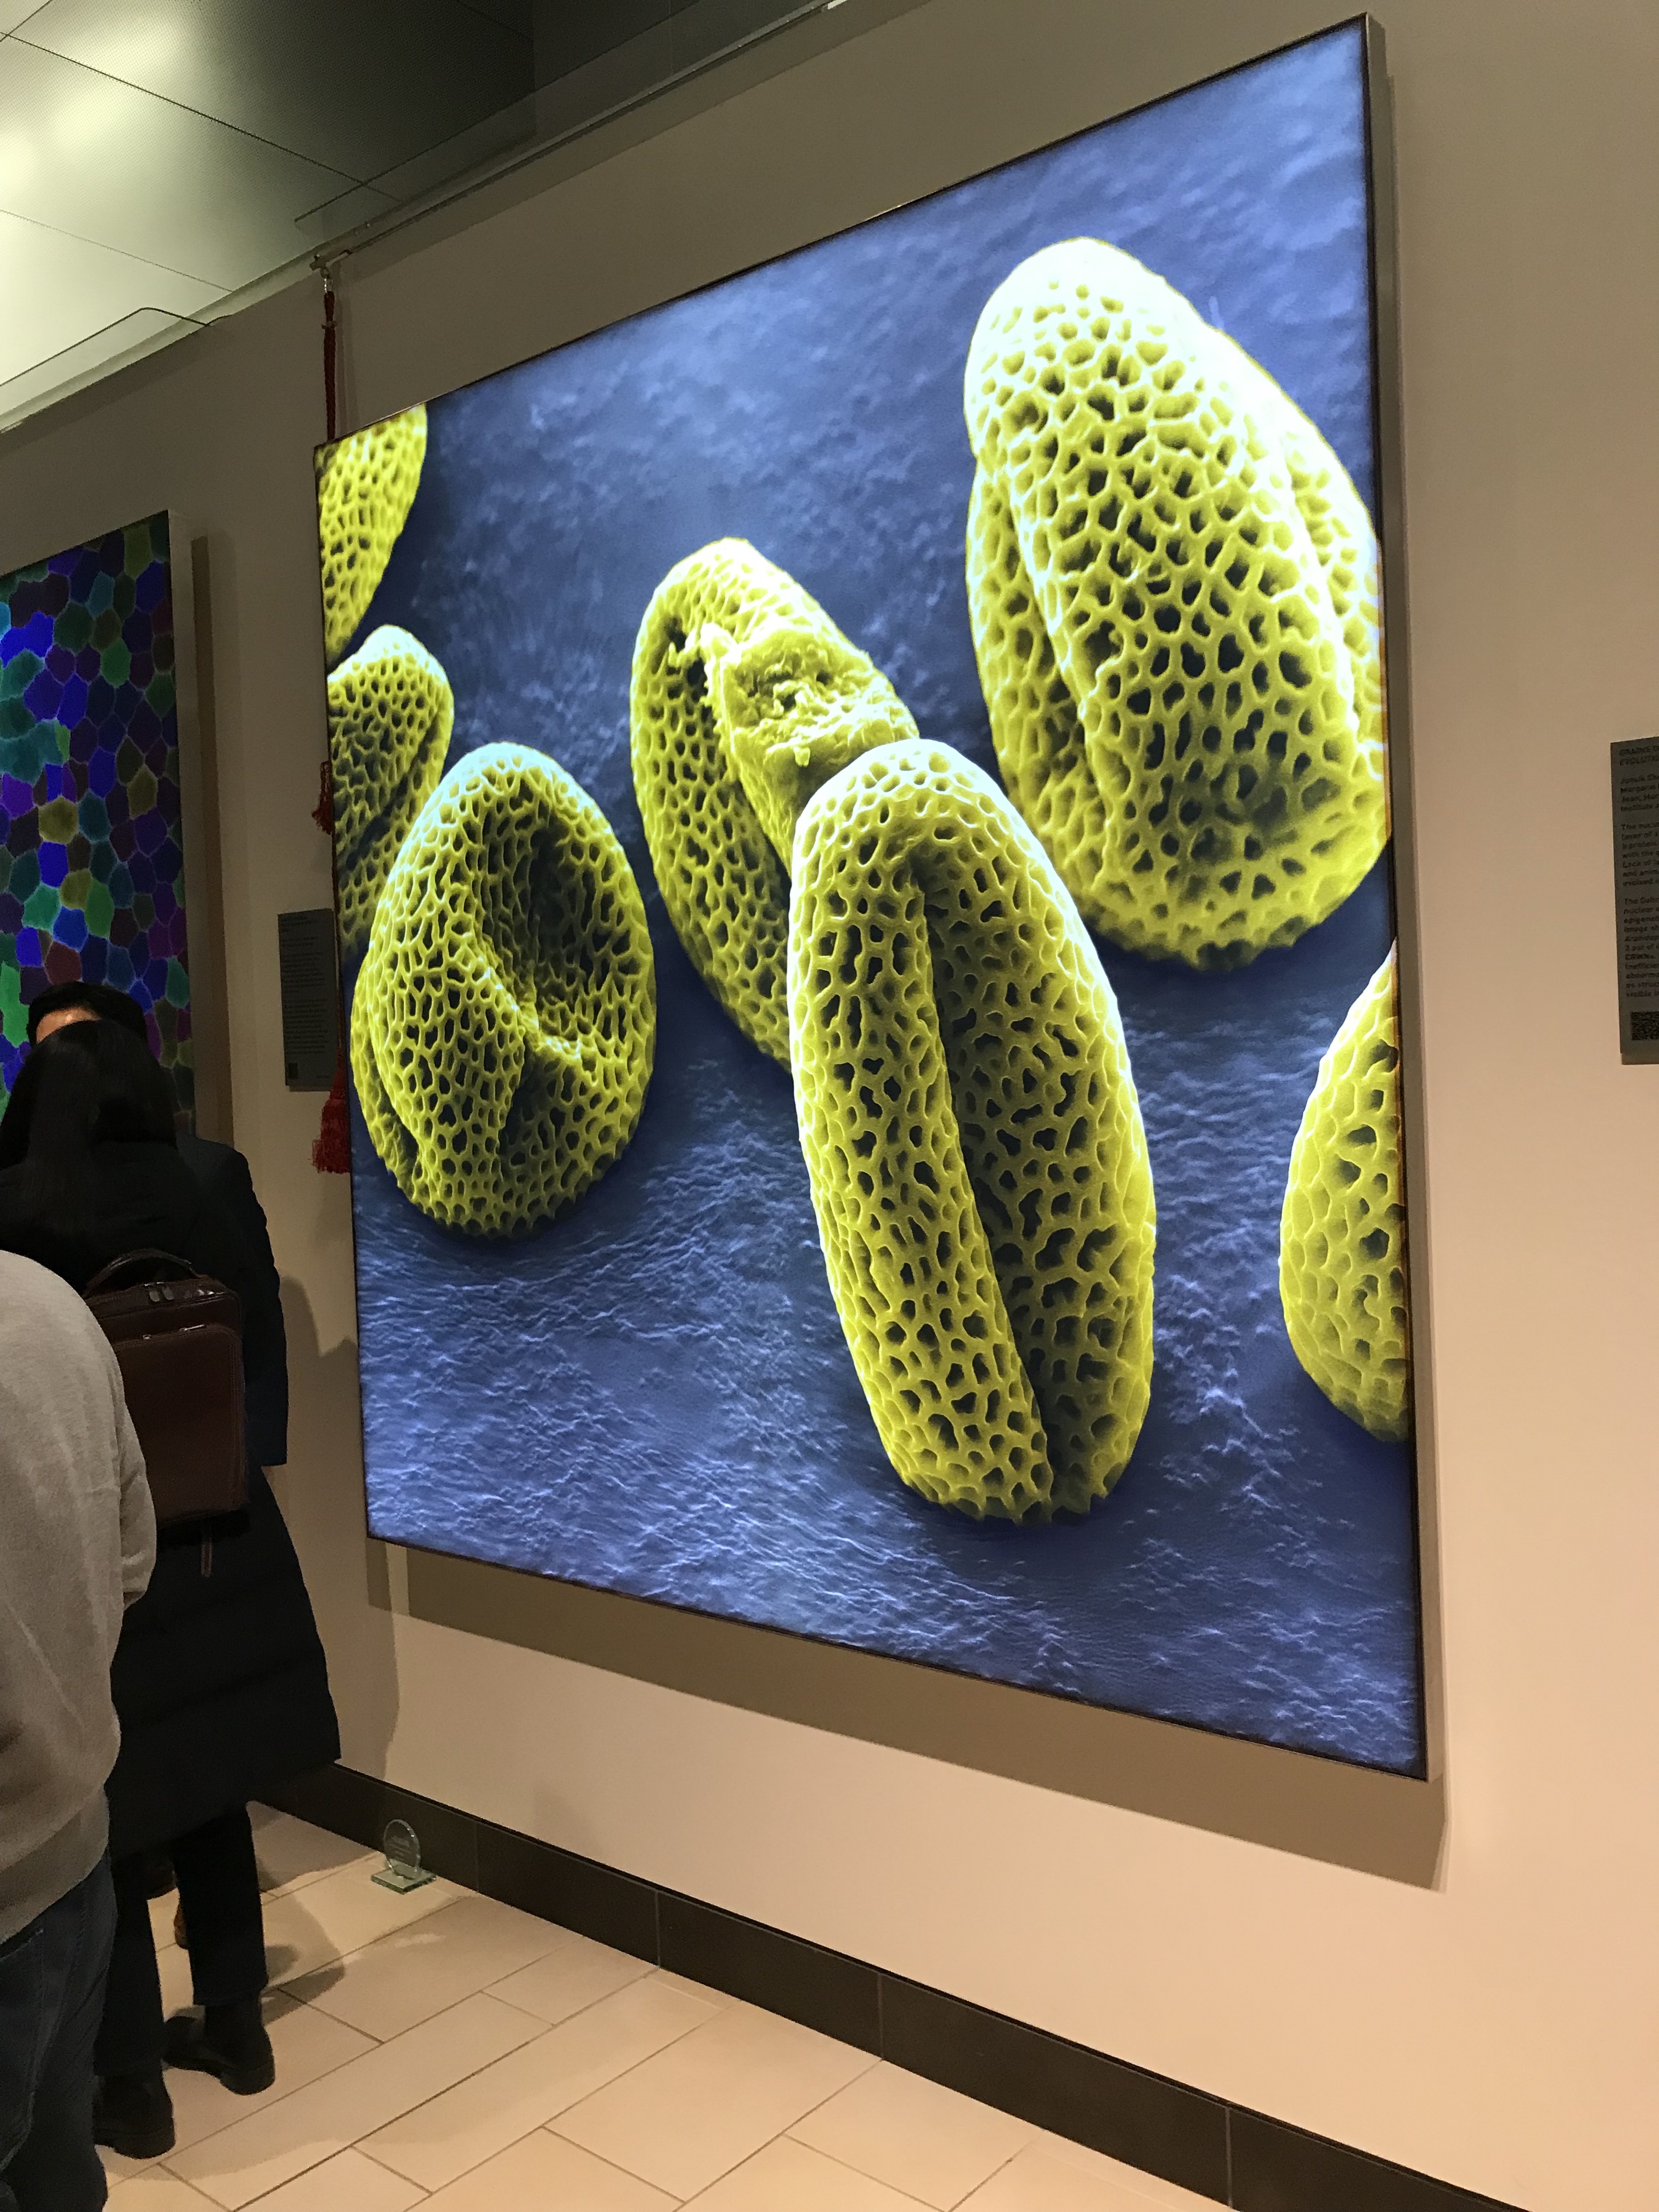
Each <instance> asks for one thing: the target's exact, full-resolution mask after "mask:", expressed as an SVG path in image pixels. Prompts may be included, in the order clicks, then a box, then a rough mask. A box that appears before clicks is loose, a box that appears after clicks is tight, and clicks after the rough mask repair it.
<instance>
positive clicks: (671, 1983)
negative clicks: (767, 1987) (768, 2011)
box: [656, 1966, 757, 2012]
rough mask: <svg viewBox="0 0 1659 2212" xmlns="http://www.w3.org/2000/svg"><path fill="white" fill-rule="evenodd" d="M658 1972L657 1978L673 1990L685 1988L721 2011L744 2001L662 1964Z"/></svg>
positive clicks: (752, 2010)
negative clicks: (669, 1969) (670, 1971)
mask: <svg viewBox="0 0 1659 2212" xmlns="http://www.w3.org/2000/svg"><path fill="white" fill-rule="evenodd" d="M656 1974H657V1979H658V1980H659V1982H664V1983H666V1984H667V1986H668V1987H669V1988H670V1989H671V1990H686V1991H688V1992H689V1993H690V1996H694V1997H701V1998H702V2001H703V2002H704V2003H705V2004H711V2005H713V2006H714V2008H715V2009H716V2010H717V2011H720V2012H725V2011H726V2010H728V2009H730V2008H733V2007H737V2006H740V2005H742V2004H743V2002H744V2000H743V1999H742V1998H741V1997H734V1996H728V1995H727V1993H726V1990H716V1989H711V1988H710V1987H709V1985H708V1983H707V1982H694V1981H691V1980H690V1979H689V1978H688V1977H687V1976H686V1975H684V1974H671V1973H669V1972H667V1970H666V1969H665V1968H664V1967H662V1966H659V1967H658V1968H657V1970H656ZM748 2009H749V2010H750V2012H754V2011H755V2010H757V2007H756V2006H754V2005H750V2006H749V2007H748Z"/></svg>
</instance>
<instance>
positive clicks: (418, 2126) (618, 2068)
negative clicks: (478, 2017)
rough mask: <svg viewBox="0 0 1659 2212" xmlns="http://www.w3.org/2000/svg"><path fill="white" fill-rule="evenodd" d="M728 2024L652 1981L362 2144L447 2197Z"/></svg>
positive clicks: (580, 2016) (608, 2000) (606, 2000)
mask: <svg viewBox="0 0 1659 2212" xmlns="http://www.w3.org/2000/svg"><path fill="white" fill-rule="evenodd" d="M719 2017H720V2015H718V2014H714V2013H712V2012H711V2010H710V2008H709V2007H708V2005H706V2004H704V2003H703V2002H702V2000H701V1999H700V1998H697V1997H693V1996H687V1995H686V1994H685V1992H684V1990H669V1989H663V1988H661V1987H659V1986H658V1985H657V1984H656V1983H655V1979H654V1977H653V1976H649V1975H647V1977H646V1978H645V1979H644V1980H643V1981H637V1982H630V1983H629V1985H628V1987H627V1988H626V1989H623V1990H617V1992H616V1994H615V1995H614V1996H608V1997H603V1998H601V1999H600V2001H599V2003H597V2004H593V2005H590V2006H589V2007H588V2008H587V2009H586V2011H585V2012H579V2013H577V2014H576V2015H575V2016H574V2019H571V2020H567V2021H562V2022H561V2023H560V2025H559V2026H558V2027H550V2028H549V2029H548V2031H547V2033H545V2034H544V2035H543V2036H541V2037H539V2038H538V2040H537V2041H536V2042H534V2043H531V2044H526V2045H525V2046H524V2048H523V2049H522V2050H520V2051H514V2052H513V2055H512V2056H511V2057H507V2058H503V2059H501V2061H500V2062H499V2063H497V2064H495V2065H494V2066H490V2067H488V2068H486V2069H484V2070H483V2072H482V2073H477V2074H474V2075H471V2077H470V2078H469V2079H468V2080H466V2081H462V2082H460V2083H459V2084H458V2085H457V2086H456V2087H454V2088H453V2089H450V2090H447V2091H446V2092H445V2093H444V2094H443V2095H441V2096H438V2097H435V2098H434V2099H433V2100H432V2101H431V2102H430V2103H429V2104H426V2105H422V2106H420V2107H419V2109H418V2110H410V2111H409V2112H405V2114H404V2117H403V2118H401V2119H398V2120H395V2121H393V2122H392V2124H391V2125H390V2126H389V2127H384V2128H382V2129H380V2130H379V2132H378V2133H376V2134H374V2135H369V2134H368V2133H366V2132H364V2133H362V2134H360V2136H359V2140H360V2141H361V2142H362V2145H363V2148H365V2149H366V2150H367V2151H368V2153H369V2154H370V2155H371V2156H372V2157H374V2158H378V2159H379V2160H381V2161H382V2163H383V2164H385V2165H386V2166H391V2167H392V2170H393V2171H394V2172H398V2173H404V2174H407V2175H408V2176H409V2178H410V2180H411V2181H418V2182H419V2183H420V2184H421V2185H422V2187H423V2188H426V2189H439V2188H441V2187H442V2186H443V2185H444V2184H445V2183H447V2182H449V2181H453V2179H456V2178H457V2177H458V2176H459V2175H460V2174H463V2173H465V2172H470V2171H471V2168H472V2167H473V2166H480V2165H482V2164H483V2161H484V2160H486V2159H487V2158H489V2157H492V2156H493V2155H494V2154H495V2152H497V2151H499V2150H504V2149H505V2148H507V2145H508V2144H509V2143H513V2142H517V2141H518V2140H519V2138H520V2136H526V2135H528V2134H529V2132H530V2130H532V2128H538V2127H540V2126H541V2125H542V2124H544V2122H545V2121H548V2120H550V2119H552V2118H555V2116H556V2114H558V2113H560V2112H564V2111H565V2110H566V2109H567V2108H568V2106H572V2105H574V2104H575V2103H577V2102H578V2101H579V2100H580V2099H581V2098H584V2097H586V2096H588V2095H590V2094H591V2093H592V2091H594V2090H595V2089H598V2088H599V2087H602V2086H603V2085H604V2084H605V2083H606V2082H608V2081H615V2080H616V2079H617V2076H618V2075H623V2074H625V2073H626V2072H627V2071H628V2069H629V2068H630V2067H635V2066H638V2065H639V2064H640V2063H641V2061H642V2060H647V2059H649V2058H651V2057H652V2056H653V2053H655V2052H658V2051H663V2050H664V2049H665V2048H666V2047H667V2046H669V2045H672V2044H673V2043H675V2042H676V2041H678V2039H679V2038H680V2037H682V2036H685V2035H690V2034H691V2033H693V2032H694V2031H695V2030H696V2029H698V2028H700V2027H705V2026H706V2025H707V2024H708V2021H710V2020H711V2019H718V2018H719ZM617 2162H618V2163H620V2162H621V2161H617Z"/></svg>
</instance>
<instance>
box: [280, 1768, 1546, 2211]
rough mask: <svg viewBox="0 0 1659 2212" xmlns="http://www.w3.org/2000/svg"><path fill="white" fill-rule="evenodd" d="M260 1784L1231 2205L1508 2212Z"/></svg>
mask: <svg viewBox="0 0 1659 2212" xmlns="http://www.w3.org/2000/svg"><path fill="white" fill-rule="evenodd" d="M266 1794H267V1797H268V1799H269V1802H270V1803H271V1804H273V1805H276V1806H277V1807H278V1808H281V1809H282V1810H283V1811H284V1812H288V1813H293V1814H297V1815H298V1816H299V1817H300V1818H301V1820H311V1821H313V1822H315V1824H316V1825H317V1826H319V1827H322V1828H328V1829H331V1830H332V1831H333V1832H334V1833H335V1834H336V1835H341V1836H348V1837H349V1838H351V1839H352V1841H353V1842H355V1843H360V1844H366V1845H368V1846H369V1847H371V1848H373V1847H375V1846H378V1845H379V1844H380V1841H381V1838H383V1836H384V1835H385V1833H386V1824H387V1822H388V1821H390V1820H406V1821H407V1822H408V1823H409V1825H410V1826H411V1827H412V1828H413V1829H414V1830H415V1832H416V1835H417V1837H418V1838H420V1845H421V1860H422V1864H423V1865H425V1866H429V1867H430V1868H432V1869H433V1870H434V1872H435V1873H437V1874H441V1875H446V1876H447V1878H448V1879H449V1880H450V1881H456V1882H460V1883H462V1884H463V1885H464V1886H465V1887H466V1888H468V1889H473V1890H477V1891H479V1892H481V1893H482V1894H483V1895H484V1896H485V1897H492V1898H495V1899H498V1900H499V1901H500V1902H501V1903H502V1904H504V1905H516V1906H517V1907H518V1908H519V1909H520V1911H525V1912H533V1913H535V1914H537V1915H538V1917H540V1918H542V1919H544V1920H553V1921H556V1922H557V1923H559V1925H560V1926H561V1927H563V1928H573V1929H576V1930H577V1931H578V1932H579V1933H580V1934H581V1935H584V1936H592V1937H593V1938H595V1939H596V1940H597V1941H598V1942H602V1943H609V1944H611V1946H612V1947H613V1948H615V1949H617V1950H620V1951H627V1952H629V1953H631V1954H633V1955H634V1956H635V1958H640V1959H648V1960H651V1962H652V1963H653V1966H665V1967H667V1968H668V1969H670V1971H671V1972H675V1973H680V1974H684V1975H686V1976H687V1977H688V1978H690V1979H691V1980H693V1981H698V1982H704V1983H707V1984H708V1986H709V1987H710V1988H711V1989H718V1990H726V1992H727V1993H728V1994H729V1995H731V1996H738V1997H743V1998H746V1999H747V2000H748V2001H749V2002H750V2003H752V2004H757V2005H761V2006H763V2007H764V2008H765V2009H766V2010H767V2011H769V2012H775V2013H781V2015H783V2016H784V2017H785V2018H786V2019H788V2020H796V2021H801V2022H802V2023H803V2024H804V2025H805V2027H815V2028H817V2030H818V2031H819V2032H820V2033H823V2034H824V2035H833V2036H835V2037H836V2038H837V2039H839V2040H840V2041H841V2042H842V2043H850V2044H853V2045H856V2046H857V2048H858V2049H860V2051H873V2052H874V2053H875V2054H876V2055H877V2056H878V2057H882V2058H885V2059H887V2060H888V2061H889V2062H890V2063H891V2064H893V2065H895V2066H902V2067H904V2068H906V2069H908V2071H909V2072H911V2073H913V2074H921V2075H926V2076H927V2079H928V2080H929V2081H939V2082H943V2083H944V2084H945V2087H947V2088H951V2089H959V2090H961V2091H962V2092H963V2093H964V2094H965V2095H967V2096H969V2097H976V2098H978V2099H979V2100H980V2101H981V2103H983V2104H987V2105H994V2106H998V2107H999V2108H1000V2110H1001V2111H1003V2112H1012V2113H1014V2114H1015V2115H1017V2116H1018V2118H1021V2119H1024V2120H1029V2121H1030V2122H1031V2123H1032V2124H1034V2125H1036V2126H1037V2127H1042V2128H1048V2129H1050V2130H1053V2132H1054V2134H1056V2135H1062V2136H1070V2137H1071V2138H1072V2139H1073V2142H1080V2143H1085V2144H1086V2145H1087V2146H1088V2148H1090V2149H1091V2150H1097V2151H1103V2152H1104V2153H1105V2154H1106V2155H1107V2156H1108V2157H1109V2158H1116V2159H1121V2160H1123V2161H1124V2163H1125V2164H1126V2165H1128V2166H1139V2168H1140V2169H1141V2171H1142V2172H1146V2173H1155V2174H1158V2176H1159V2177H1160V2178H1161V2179H1164V2180H1165V2181H1170V2182H1174V2183H1176V2184H1177V2185H1179V2186H1180V2187H1182V2188H1183V2189H1190V2190H1191V2191H1193V2192H1194V2195H1196V2196H1199V2197H1209V2198H1211V2199H1212V2201H1213V2202H1214V2203H1218V2204H1225V2205H1230V2206H1232V2207H1233V2208H1235V2212H1332V2209H1333V2208H1334V2206H1337V2205H1340V2206H1341V2208H1342V2212H1519V2208H1517V2207H1516V2206H1513V2205H1505V2204H1501V2203H1499V2202H1498V2199H1497V2198H1496V2197H1475V2196H1472V2195H1471V2194H1470V2193H1469V2191H1468V2190H1465V2189H1455V2188H1453V2187H1452V2186H1451V2185H1450V2184H1449V2183H1447V2182H1443V2181H1434V2180H1431V2179H1430V2178H1429V2177H1428V2176H1427V2175H1426V2174H1422V2173H1414V2172H1412V2171H1411V2169H1410V2168H1409V2167H1407V2166H1390V2165H1389V2164H1388V2163H1387V2162H1386V2160H1382V2159H1376V2158H1371V2157H1369V2156H1368V2155H1367V2154H1365V2153H1364V2152H1363V2151H1357V2150H1350V2149H1348V2148H1346V2146H1345V2145H1344V2144H1341V2143H1337V2142H1328V2141H1327V2140H1326V2139H1325V2137H1323V2136H1311V2135H1308V2134H1305V2133H1304V2131H1303V2130H1301V2129H1299V2128H1292V2127H1287V2126H1286V2125H1285V2123H1284V2122H1283V2121H1280V2120H1274V2119H1269V2118H1267V2117H1266V2116H1265V2115H1264V2114H1262V2113H1261V2112H1249V2111H1248V2110H1246V2109H1245V2108H1243V2106H1236V2105H1229V2104H1227V2103H1226V2102H1225V2101H1224V2100H1222V2099H1221V2098H1219V2097H1212V2096H1209V2095H1207V2094H1206V2093H1204V2092H1203V2091H1202V2090H1199V2089H1189V2088H1188V2087H1185V2085H1184V2084H1183V2083H1182V2082H1179V2081H1169V2080H1166V2079H1165V2077H1164V2075H1159V2074H1149V2073H1147V2072H1146V2070H1145V2069H1143V2068H1141V2067H1139V2066H1130V2065H1127V2064H1126V2063H1124V2062H1123V2061H1122V2060H1121V2059H1118V2058H1109V2057H1106V2056H1105V2054H1104V2053H1103V2052H1102V2051H1091V2050H1089V2049H1087V2048H1086V2047H1085V2045H1082V2044H1079V2043H1068V2042H1066V2040H1065V2039H1064V2038H1063V2037H1061V2036H1057V2035H1049V2034H1048V2033H1046V2032H1045V2031H1044V2030H1043V2029H1042V2028H1036V2027H1028V2026H1027V2025H1026V2024H1025V2023H1024V2021H1017V2020H1010V2019H1008V2018H1006V2016H1005V2015H1002V2014H1001V2013H994V2012H987V2011H985V2010H983V2009H982V2008H981V2007H980V2006H978V2005H972V2004H967V2003H964V2002H963V2000H962V1999H961V1998H960V1997H953V1996H948V1995H947V1994H946V1993H945V1991H944V1990H935V1989H929V1988H928V1987H927V1985H926V1984H923V1983H921V1982H911V1981H906V1980H904V1979H903V1978H902V1977H901V1976H899V1975H896V1974H890V1973H886V1972H883V1970H882V1969H881V1968H880V1967H878V1966H870V1965H868V1964H867V1963H866V1961H865V1960H861V1959H850V1958H848V1957H846V1956H845V1955H844V1954H842V1953H841V1952H839V1951H826V1950H824V1949H823V1948H820V1946H818V1945H817V1944H816V1943H807V1942H802V1941H801V1939H800V1938H799V1936H787V1935H785V1934H784V1933H783V1932H782V1930H781V1929H776V1928H770V1927H768V1926H767V1925H766V1924H765V1923H763V1922H761V1921H758V1920H744V1919H743V1918H741V1917H739V1916H738V1914H736V1913H732V1912H723V1911H720V1910H718V1909H717V1908H716V1907H715V1906H714V1905H704V1904H702V1903H701V1902H700V1901H699V1900H698V1899H696V1898H694V1897H684V1896H681V1895H680V1894H679V1893H678V1891H675V1890H670V1889H659V1888H658V1887H656V1886H655V1885H654V1884H653V1883H651V1882H646V1881H639V1880H637V1879H636V1878H635V1876H634V1875H626V1874H622V1873H620V1872H618V1870H617V1869H616V1868H615V1867H610V1866H605V1865H604V1864H602V1863H600V1862H599V1860H597V1859H586V1858H582V1857H580V1856H579V1855H578V1854H577V1853H576V1852H574V1851H566V1850H559V1849H558V1848H557V1847H556V1845H555V1844H544V1843H538V1841H537V1840H536V1839H535V1838H534V1837H532V1836H525V1835H520V1833H519V1832H517V1830H515V1829H512V1828H498V1827H496V1826H495V1824H494V1823H493V1822H491V1821H489V1820H478V1819H476V1818H475V1817H474V1815H473V1814H471V1813H462V1812H458V1811H457V1810H456V1809H455V1808H454V1807H453V1806H451V1805H443V1804H440V1803H439V1802H437V1801H436V1800H435V1798H431V1797H422V1796H417V1795H416V1793H415V1792H414V1791H412V1790H398V1789H396V1788H394V1787H393V1786H392V1784H390V1783H386V1782H380V1781H376V1780H375V1779H374V1777H373V1776H370V1775H367V1774H360V1773H358V1772H357V1771H356V1769H355V1768H353V1767H349V1766H328V1767H323V1768H321V1769H319V1771H317V1772H316V1773H314V1774H307V1775H302V1776H301V1777H300V1778H298V1779H297V1780H296V1781H293V1782H290V1783H288V1784H285V1785H284V1786H283V1788H282V1789H280V1790H271V1791H268V1792H267V1793H266Z"/></svg>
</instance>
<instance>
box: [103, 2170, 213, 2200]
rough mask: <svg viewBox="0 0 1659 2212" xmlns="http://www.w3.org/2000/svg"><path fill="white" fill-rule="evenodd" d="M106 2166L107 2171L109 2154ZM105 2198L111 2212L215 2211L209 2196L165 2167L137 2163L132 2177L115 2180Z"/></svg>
mask: <svg viewBox="0 0 1659 2212" xmlns="http://www.w3.org/2000/svg"><path fill="white" fill-rule="evenodd" d="M104 2166H105V2170H106V2172H107V2171H108V2167H109V2159H108V2157H107V2156H106V2158H105V2160H104ZM106 2201H107V2203H108V2204H109V2207H110V2212H214V2207H213V2199H212V2198H211V2197H204V2196H202V2195H201V2194H200V2192H199V2191H197V2190H194V2189H192V2188H191V2185H190V2184H189V2183H188V2182H187V2181H180V2180H179V2177H178V2175H177V2174H176V2173H169V2172H167V2168H166V2166H143V2167H137V2166H135V2167H134V2169H133V2172H132V2179H131V2180H130V2181H118V2182H115V2183H114V2185H113V2186H112V2188H111V2190H110V2192H109V2197H108V2198H107V2200H106Z"/></svg>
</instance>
